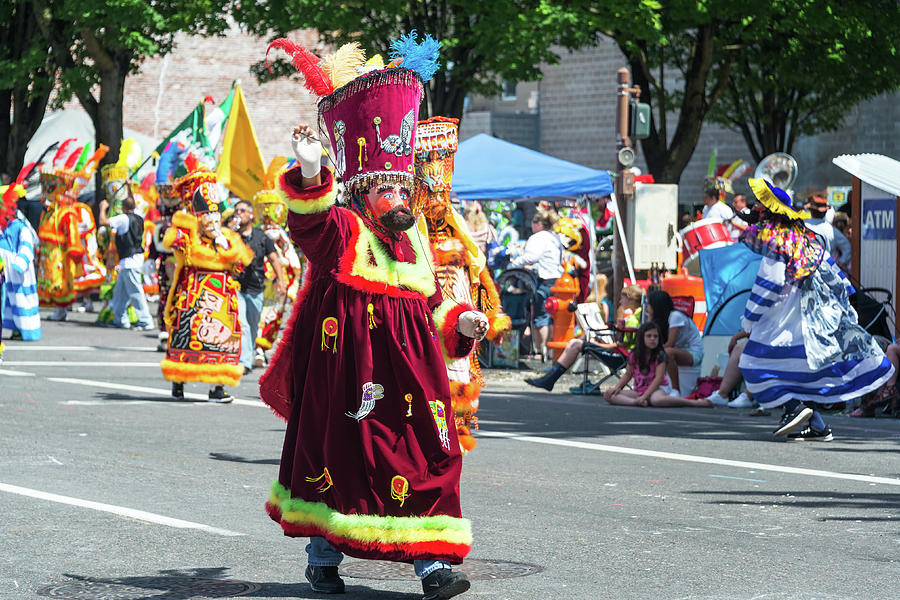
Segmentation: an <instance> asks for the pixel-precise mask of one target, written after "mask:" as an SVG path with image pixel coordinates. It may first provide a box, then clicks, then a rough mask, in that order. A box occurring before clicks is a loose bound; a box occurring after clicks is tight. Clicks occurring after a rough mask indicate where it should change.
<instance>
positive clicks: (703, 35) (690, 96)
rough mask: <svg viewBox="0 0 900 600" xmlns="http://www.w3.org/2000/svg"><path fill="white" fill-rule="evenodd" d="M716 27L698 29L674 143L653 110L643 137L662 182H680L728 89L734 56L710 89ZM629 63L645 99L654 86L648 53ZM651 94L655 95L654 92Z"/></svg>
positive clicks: (653, 169)
mask: <svg viewBox="0 0 900 600" xmlns="http://www.w3.org/2000/svg"><path fill="white" fill-rule="evenodd" d="M716 28H717V24H716V23H715V22H713V23H710V24H708V25H704V26H703V27H700V28H699V29H698V30H697V33H696V36H697V37H696V40H694V46H693V48H692V53H691V58H690V62H689V65H688V68H687V71H686V72H685V73H684V74H683V80H684V92H683V95H682V101H681V105H680V107H679V113H678V124H677V126H676V128H675V133H674V134H673V135H672V140H671V143H669V140H666V139H663V137H662V136H661V135H660V134H659V132H658V131H657V128H656V124H655V119H654V117H653V114H652V111H651V117H650V136H649V137H647V138H645V139H643V140H641V149H642V150H643V152H644V159H645V160H646V161H647V168H648V169H650V172H651V173H652V174H653V177H654V179H655V180H656V181H657V182H659V183H679V181H680V180H681V174H682V173H683V172H684V169H685V167H687V164H688V162H690V160H691V157H692V156H693V155H694V150H695V149H696V148H697V141H698V140H699V139H700V131H701V130H702V129H703V120H704V119H705V118H706V113H707V112H709V109H710V107H711V106H712V105H713V104H714V103H715V101H716V99H718V97H719V95H720V94H721V93H722V92H723V91H724V89H725V85H726V83H727V80H728V73H729V70H730V67H731V61H733V59H731V60H730V61H727V62H725V63H724V64H723V65H722V67H721V72H720V73H719V75H718V79H717V81H716V85H715V86H714V88H713V90H712V91H711V92H709V93H708V92H707V79H708V78H709V76H710V73H711V72H712V67H713V59H714V47H715V31H716ZM629 65H630V66H631V72H632V77H633V81H634V83H635V84H637V85H640V86H641V90H642V93H641V99H642V100H643V99H644V97H645V96H644V94H645V93H647V92H649V91H650V90H651V89H652V88H651V87H650V82H649V78H648V77H647V73H649V70H648V69H649V66H648V63H647V59H646V55H639V54H633V55H632V57H631V59H630V60H629ZM647 97H648V99H650V98H652V94H648V96H647ZM651 101H652V100H651Z"/></svg>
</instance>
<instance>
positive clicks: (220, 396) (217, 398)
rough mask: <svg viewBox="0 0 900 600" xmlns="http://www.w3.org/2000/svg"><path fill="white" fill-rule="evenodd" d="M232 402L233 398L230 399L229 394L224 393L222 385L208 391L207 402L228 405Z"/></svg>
mask: <svg viewBox="0 0 900 600" xmlns="http://www.w3.org/2000/svg"><path fill="white" fill-rule="evenodd" d="M232 400H234V397H232V396H231V394H229V393H228V392H226V391H225V386H224V385H217V386H216V387H214V388H213V389H211V390H209V402H217V403H219V404H228V403H229V402H231V401H232Z"/></svg>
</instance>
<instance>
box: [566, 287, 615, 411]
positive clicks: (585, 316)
mask: <svg viewBox="0 0 900 600" xmlns="http://www.w3.org/2000/svg"><path fill="white" fill-rule="evenodd" d="M575 320H576V321H577V322H578V326H579V327H581V329H582V331H584V332H585V340H586V341H585V343H584V346H582V348H581V358H582V359H583V361H584V362H583V366H584V380H583V381H582V382H581V383H580V384H579V385H577V386H575V387H572V388H569V392H571V393H572V394H580V395H592V394H594V395H596V394H601V393H602V392H601V391H600V386H601V385H603V384H604V383H605V382H606V380H607V379H609V378H610V377H613V376H615V375H618V374H619V372H620V371H621V370H622V369H624V368H625V366H626V365H627V364H628V352H627V351H626V350H625V349H624V348H622V347H621V346H619V345H616V347H615V348H603V347H602V346H599V345H598V344H597V343H598V342H599V343H603V344H616V339H615V335H616V330H614V329H610V328H609V327H608V326H607V325H606V323H605V322H604V321H603V316H602V315H601V314H600V307H599V306H598V305H597V303H596V302H585V303H583V304H579V305H578V307H577V308H576V309H575ZM591 338H593V341H592V340H591ZM591 359H594V360H598V361H600V363H602V364H603V365H604V366H605V367H606V368H607V370H608V371H609V372H608V373H606V374H605V375H604V376H603V377H602V378H601V379H600V380H599V381H598V382H596V383H591V382H590V380H589V379H588V377H589V374H590V372H591V367H590V361H591Z"/></svg>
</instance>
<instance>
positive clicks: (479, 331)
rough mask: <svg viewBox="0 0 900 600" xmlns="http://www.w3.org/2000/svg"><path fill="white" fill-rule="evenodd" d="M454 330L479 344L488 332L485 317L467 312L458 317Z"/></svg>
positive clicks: (477, 313) (475, 312) (478, 313)
mask: <svg viewBox="0 0 900 600" xmlns="http://www.w3.org/2000/svg"><path fill="white" fill-rule="evenodd" d="M456 330H457V331H459V332H460V333H461V334H463V335H464V336H466V337H470V338H474V339H475V340H477V341H479V342H480V341H481V340H482V339H484V336H485V335H486V334H487V331H488V320H487V317H486V316H484V315H483V314H482V313H480V312H478V311H475V310H467V311H466V312H464V313H462V314H461V315H459V320H458V321H457V323H456Z"/></svg>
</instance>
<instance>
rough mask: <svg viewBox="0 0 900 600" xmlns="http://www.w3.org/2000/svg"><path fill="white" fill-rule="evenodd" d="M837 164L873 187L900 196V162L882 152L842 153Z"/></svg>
mask: <svg viewBox="0 0 900 600" xmlns="http://www.w3.org/2000/svg"><path fill="white" fill-rule="evenodd" d="M831 162H833V163H834V164H835V165H837V166H839V167H840V168H842V169H843V170H845V171H847V172H848V173H850V174H851V175H853V176H854V177H858V178H859V179H861V180H862V181H865V182H866V183H868V184H869V185H871V186H873V187H877V188H878V189H880V190H884V191H885V192H888V193H891V194H893V195H895V196H900V162H898V161H896V160H894V159H893V158H889V157H887V156H883V155H881V154H842V155H841V156H838V157H836V158H833V159H831Z"/></svg>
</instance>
